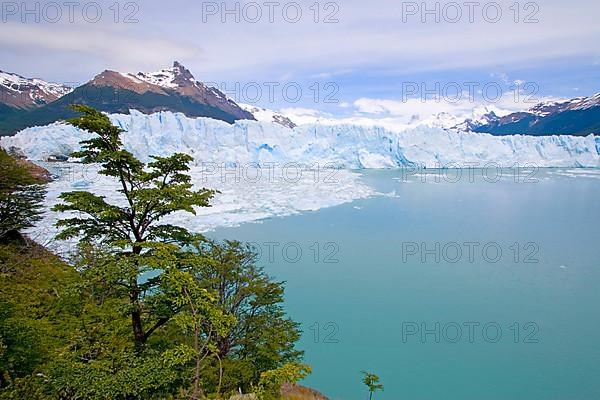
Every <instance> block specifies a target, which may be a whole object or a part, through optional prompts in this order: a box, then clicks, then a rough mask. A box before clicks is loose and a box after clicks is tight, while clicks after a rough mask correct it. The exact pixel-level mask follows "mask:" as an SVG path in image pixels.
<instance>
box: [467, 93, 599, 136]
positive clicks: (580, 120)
mask: <svg viewBox="0 0 600 400" xmlns="http://www.w3.org/2000/svg"><path fill="white" fill-rule="evenodd" d="M465 123H466V124H467V125H468V126H469V128H470V129H471V130H473V131H475V132H487V133H491V134H494V135H513V134H527V135H552V134H568V135H577V136H585V135H588V134H590V133H600V93H599V94H596V95H594V96H590V97H577V98H574V99H571V100H567V101H548V102H542V103H539V104H536V105H535V106H533V107H531V108H530V109H528V110H526V111H520V112H515V113H512V114H508V115H505V116H502V117H498V116H497V115H493V114H488V115H487V116H486V119H485V120H480V121H470V120H467V121H465Z"/></svg>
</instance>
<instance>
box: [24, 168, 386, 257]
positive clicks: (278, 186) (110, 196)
mask: <svg viewBox="0 0 600 400" xmlns="http://www.w3.org/2000/svg"><path fill="white" fill-rule="evenodd" d="M42 165H44V166H45V167H47V168H48V169H49V170H50V171H51V172H52V173H54V174H55V175H56V176H57V179H56V180H55V181H53V182H51V183H50V184H49V185H48V195H47V196H46V200H45V209H46V210H47V211H46V212H45V214H44V218H43V220H42V221H41V222H40V223H39V224H38V226H36V227H35V228H33V229H31V230H30V231H29V232H28V233H29V234H30V235H31V236H32V237H33V238H34V239H35V240H37V241H38V242H40V243H42V244H45V245H47V246H48V247H50V248H51V249H53V250H55V251H57V252H59V253H65V252H68V251H69V250H70V249H71V248H72V246H73V243H69V242H58V241H55V240H53V238H54V237H55V235H56V234H57V233H58V230H57V228H56V227H55V226H54V224H55V223H56V221H57V220H58V219H59V218H66V217H67V216H68V214H58V213H55V212H53V211H50V209H51V208H52V207H53V206H54V205H56V204H57V203H59V202H60V199H59V196H60V194H61V193H63V192H69V191H77V190H85V191H90V192H92V193H94V194H96V195H100V196H104V197H106V199H107V201H109V202H110V203H113V204H118V205H121V206H123V205H125V199H124V197H123V196H122V195H121V194H120V193H119V192H118V190H119V188H120V187H119V184H118V182H117V181H116V180H115V179H114V178H112V177H107V176H104V175H100V174H98V166H96V165H84V164H79V163H42ZM190 175H191V177H192V182H193V184H194V186H195V188H202V187H206V188H210V189H216V190H219V192H220V193H217V194H216V195H215V197H214V199H213V201H212V202H211V204H212V206H211V207H205V208H198V209H197V210H196V215H193V214H190V213H186V212H178V213H175V214H172V215H170V216H168V217H166V218H165V219H164V220H163V222H165V223H172V224H175V225H178V226H182V227H185V228H188V229H189V230H191V231H193V232H206V231H208V230H211V229H214V228H217V227H223V226H236V225H239V224H242V223H245V222H254V221H260V220H263V219H266V218H271V217H279V216H288V215H293V214H298V213H301V212H308V211H315V210H319V209H322V208H326V207H332V206H336V205H339V204H343V203H347V202H351V201H353V200H356V199H361V198H366V197H369V196H372V195H374V194H375V192H374V191H373V189H371V188H370V187H369V186H367V185H366V184H364V183H363V182H362V181H361V179H360V177H361V175H360V173H357V172H352V171H348V170H328V171H326V173H325V172H324V171H317V170H304V169H295V170H294V171H293V172H291V171H290V170H289V169H288V170H285V169H279V168H272V169H268V170H267V169H256V170H252V171H250V170H242V169H238V168H227V169H225V170H221V171H220V170H213V169H210V170H207V169H206V168H201V167H197V166H196V167H192V169H191V171H190Z"/></svg>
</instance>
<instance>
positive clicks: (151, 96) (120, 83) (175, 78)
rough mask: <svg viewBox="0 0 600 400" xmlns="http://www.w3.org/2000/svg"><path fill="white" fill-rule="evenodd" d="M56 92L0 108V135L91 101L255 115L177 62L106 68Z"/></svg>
mask: <svg viewBox="0 0 600 400" xmlns="http://www.w3.org/2000/svg"><path fill="white" fill-rule="evenodd" d="M48 88H52V87H51V86H48ZM54 92H55V93H56V96H55V97H53V98H52V100H53V101H49V102H48V103H47V104H46V103H44V105H43V106H41V107H38V108H36V109H33V110H29V109H28V110H26V112H25V111H24V112H18V113H14V112H12V111H11V112H10V113H8V112H7V113H4V112H3V110H2V109H0V115H1V116H3V117H4V118H2V119H1V120H0V135H10V134H14V133H16V132H17V131H19V130H21V129H24V128H27V127H29V126H35V125H38V126H39V125H46V124H49V123H52V122H55V121H58V120H64V119H66V118H70V117H72V116H74V113H73V112H72V111H71V110H70V109H69V108H68V106H69V105H71V104H87V105H90V106H92V107H94V108H96V109H98V110H100V111H104V112H107V113H125V114H126V113H128V112H129V110H138V111H141V112H143V113H146V114H151V113H155V112H159V111H172V112H181V113H183V114H185V115H187V116H189V117H210V118H214V119H218V120H222V121H226V122H229V123H233V122H234V121H237V120H240V119H250V120H254V119H255V118H254V116H253V115H252V114H251V113H250V112H248V111H245V110H243V109H242V108H241V107H239V106H238V105H237V104H236V103H235V102H234V101H233V100H231V99H229V98H227V96H225V95H224V94H223V93H222V92H220V91H219V90H217V89H215V88H211V87H208V86H206V85H204V84H203V83H202V82H200V81H198V80H196V79H195V78H194V76H193V75H192V74H191V72H190V71H189V70H188V69H187V68H185V67H184V66H183V65H181V64H180V63H178V62H175V63H174V64H173V66H172V67H171V68H166V69H163V70H160V71H158V72H150V73H145V72H138V73H133V74H132V73H122V72H117V71H111V70H105V71H103V72H101V73H100V74H98V75H96V76H95V77H94V78H93V79H92V80H90V81H89V82H87V83H86V84H84V85H82V86H79V87H77V88H76V89H74V90H73V91H64V92H62V91H59V90H58V88H54ZM59 94H60V95H61V96H59ZM9 111H10V110H9Z"/></svg>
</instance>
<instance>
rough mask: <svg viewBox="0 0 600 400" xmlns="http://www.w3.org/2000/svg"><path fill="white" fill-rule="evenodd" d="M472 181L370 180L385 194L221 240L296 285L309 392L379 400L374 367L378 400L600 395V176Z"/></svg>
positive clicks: (382, 176)
mask: <svg viewBox="0 0 600 400" xmlns="http://www.w3.org/2000/svg"><path fill="white" fill-rule="evenodd" d="M469 173H472V171H466V170H463V175H462V177H461V178H460V179H458V180H457V179H456V175H453V174H452V173H450V172H449V173H448V174H447V175H439V174H440V173H439V172H437V179H436V172H432V171H429V172H428V174H427V175H422V174H418V175H414V176H413V175H412V174H411V176H410V177H408V178H407V177H406V174H405V173H403V172H402V171H367V172H364V173H363V178H362V179H363V181H364V182H366V183H367V184H368V185H370V186H371V187H373V188H375V189H376V190H377V191H378V192H380V193H381V195H378V196H374V197H371V198H368V199H362V200H357V201H354V202H352V203H348V204H345V205H341V206H336V207H332V208H327V209H323V210H320V211H317V212H310V213H303V214H301V215H295V216H290V217H285V218H274V219H270V220H266V221H263V222H262V223H250V224H244V225H242V226H240V227H236V228H224V229H219V230H216V231H214V232H212V233H211V234H210V236H212V237H216V238H229V239H238V240H243V241H250V242H254V243H256V244H257V247H258V248H259V249H260V251H261V258H260V262H259V263H260V264H261V265H263V266H264V267H265V269H266V270H267V271H268V272H269V273H270V274H271V275H273V276H274V277H276V278H277V279H279V280H284V281H286V282H287V284H286V309H287V310H288V313H289V315H290V316H291V317H292V318H293V319H295V320H297V321H299V322H301V324H302V329H303V331H304V333H303V338H302V340H301V342H300V343H299V347H300V348H301V349H303V350H305V352H306V356H305V360H306V362H307V363H308V364H310V365H312V367H313V373H312V375H311V376H310V377H309V378H308V379H307V380H306V382H305V384H306V385H309V386H312V387H314V388H317V389H318V390H320V391H322V392H323V393H325V394H326V395H328V396H329V397H330V398H332V399H366V398H368V395H367V392H366V390H365V388H364V386H363V385H362V383H361V382H360V379H361V375H360V371H361V370H367V371H370V372H373V373H376V374H377V375H379V376H380V377H381V379H382V382H383V384H384V386H385V391H384V392H382V393H377V394H376V395H375V397H374V398H375V399H390V400H391V399H528V400H534V399H593V398H600V379H599V378H598V376H600V313H599V311H600V225H599V223H600V208H599V204H598V200H599V199H600V171H598V170H539V171H537V172H536V173H535V174H534V175H533V177H530V178H532V179H527V175H525V174H523V175H519V176H517V178H518V179H515V176H514V173H513V171H503V173H502V176H501V177H500V179H499V180H498V181H497V182H491V181H493V180H495V179H490V178H489V177H488V179H484V178H483V176H484V175H483V174H479V173H475V174H474V179H471V176H469ZM456 180H457V181H456ZM424 181H425V182H424ZM455 181H456V182H455ZM517 181H518V182H517Z"/></svg>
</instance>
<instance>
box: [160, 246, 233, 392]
mask: <svg viewBox="0 0 600 400" xmlns="http://www.w3.org/2000/svg"><path fill="white" fill-rule="evenodd" d="M189 257H192V258H198V257H202V256H200V255H198V254H192V253H190V254H189ZM162 279H163V280H164V285H165V288H166V290H171V291H174V292H175V293H176V295H175V296H173V298H174V302H175V304H176V305H177V306H179V307H181V308H182V309H183V311H181V312H179V313H178V314H177V315H176V316H175V317H174V318H173V319H174V321H175V323H176V325H177V326H178V327H179V328H180V329H181V330H182V332H183V333H184V334H187V335H191V336H192V344H191V345H188V344H186V343H182V344H180V345H179V346H178V347H176V348H175V349H172V350H170V351H169V352H168V354H167V355H166V357H167V358H168V359H169V360H172V361H175V362H176V363H185V362H187V361H189V360H193V361H194V373H193V379H192V387H193V389H192V393H191V396H190V397H191V398H192V399H193V400H198V399H200V398H203V397H204V395H205V394H204V391H203V389H202V388H201V385H200V378H201V375H200V374H201V368H202V361H203V360H205V359H206V358H207V357H209V356H215V357H216V358H217V360H218V362H219V366H220V369H219V385H218V387H217V390H216V393H217V395H219V394H220V392H221V382H222V377H223V369H222V367H221V363H222V359H221V358H220V357H219V354H218V349H217V347H216V346H215V343H214V340H213V339H214V337H215V336H218V335H226V334H227V332H228V331H229V330H230V329H231V327H232V326H233V325H234V324H235V322H236V321H235V318H234V317H233V316H232V315H227V314H225V313H224V312H223V311H222V309H221V308H220V307H215V306H214V304H215V303H214V296H213V295H212V293H211V292H209V291H208V290H206V289H205V288H203V287H201V286H200V284H199V283H198V281H197V280H196V279H195V278H194V276H193V275H192V274H190V273H189V272H184V271H181V270H178V269H176V268H170V269H169V270H168V271H167V272H166V273H165V274H163V277H162ZM205 325H209V326H210V327H211V330H210V331H208V332H206V333H204V332H203V329H202V328H203V326H205Z"/></svg>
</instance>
